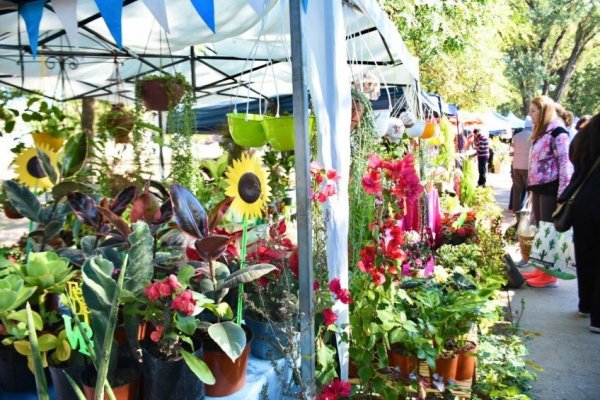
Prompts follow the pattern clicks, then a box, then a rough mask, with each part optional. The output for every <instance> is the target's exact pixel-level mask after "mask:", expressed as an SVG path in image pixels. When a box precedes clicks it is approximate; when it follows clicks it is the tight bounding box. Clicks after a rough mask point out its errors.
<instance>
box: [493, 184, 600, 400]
mask: <svg viewBox="0 0 600 400" xmlns="http://www.w3.org/2000/svg"><path fill="white" fill-rule="evenodd" d="M489 182H490V185H491V186H492V187H494V189H495V191H496V199H497V202H498V204H499V205H500V206H501V207H502V208H503V209H504V210H506V208H507V206H508V195H509V193H510V185H511V180H510V176H508V175H506V176H503V175H495V174H491V176H490V179H489ZM505 218H507V220H505V224H504V226H509V225H510V224H512V223H514V222H513V221H509V220H508V219H510V218H512V215H511V213H510V212H508V211H505ZM509 251H510V252H511V254H513V258H514V259H515V261H520V256H517V255H516V254H518V251H516V248H514V247H513V248H511V249H509ZM521 299H524V300H525V307H524V309H523V310H522V309H521V308H522V307H521ZM511 304H512V309H513V313H514V314H515V315H517V314H521V313H522V317H521V322H520V324H521V327H522V328H523V329H524V330H526V331H529V332H534V333H536V334H537V335H539V336H534V338H533V339H532V340H530V341H529V342H528V343H527V347H528V349H529V352H530V355H529V359H530V360H531V361H533V362H535V363H536V364H538V365H539V366H541V367H542V368H543V369H544V371H542V372H538V373H537V374H538V380H537V382H535V383H534V385H533V397H534V399H536V400H599V399H600V335H598V334H594V333H591V332H590V331H589V330H588V326H589V320H588V319H586V318H581V317H579V316H578V315H577V281H576V280H570V281H565V280H561V281H560V284H559V287H558V288H546V289H533V288H529V287H524V288H522V289H518V290H516V291H515V292H514V296H513V299H512V303H511ZM517 318H518V317H517Z"/></svg>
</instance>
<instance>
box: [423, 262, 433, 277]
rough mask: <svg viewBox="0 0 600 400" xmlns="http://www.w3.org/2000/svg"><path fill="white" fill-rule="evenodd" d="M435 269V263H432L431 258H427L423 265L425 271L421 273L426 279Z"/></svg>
mask: <svg viewBox="0 0 600 400" xmlns="http://www.w3.org/2000/svg"><path fill="white" fill-rule="evenodd" d="M434 268H435V262H434V261H433V257H429V258H428V259H427V264H426V265H425V270H424V271H423V275H424V276H425V277H426V278H427V277H429V276H431V274H433V270H434Z"/></svg>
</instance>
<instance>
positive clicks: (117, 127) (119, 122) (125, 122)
mask: <svg viewBox="0 0 600 400" xmlns="http://www.w3.org/2000/svg"><path fill="white" fill-rule="evenodd" d="M104 118H105V120H106V127H107V129H108V130H109V131H110V133H111V135H112V136H113V138H114V139H115V142H117V143H129V132H131V130H132V129H133V126H134V124H135V115H133V113H131V112H129V111H126V110H125V109H123V104H113V105H112V107H111V109H110V111H109V112H108V113H107V114H106V115H105V116H104Z"/></svg>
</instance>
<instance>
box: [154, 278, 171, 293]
mask: <svg viewBox="0 0 600 400" xmlns="http://www.w3.org/2000/svg"><path fill="white" fill-rule="evenodd" d="M154 285H156V287H157V290H158V293H160V297H168V296H170V295H171V293H172V290H171V286H170V285H169V283H168V282H164V281H163V282H154Z"/></svg>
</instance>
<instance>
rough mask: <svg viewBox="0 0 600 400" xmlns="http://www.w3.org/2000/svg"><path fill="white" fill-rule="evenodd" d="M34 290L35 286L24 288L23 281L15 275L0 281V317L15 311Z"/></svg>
mask: <svg viewBox="0 0 600 400" xmlns="http://www.w3.org/2000/svg"><path fill="white" fill-rule="evenodd" d="M36 289H37V287H35V286H33V287H30V286H25V282H24V281H23V279H22V278H21V277H19V276H17V275H8V276H5V277H4V278H2V279H0V316H5V315H6V314H8V313H10V312H11V311H13V310H15V309H17V308H18V307H19V306H21V305H22V304H23V303H24V302H25V301H26V300H27V299H28V298H30V297H31V295H32V294H33V293H35V291H36Z"/></svg>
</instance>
